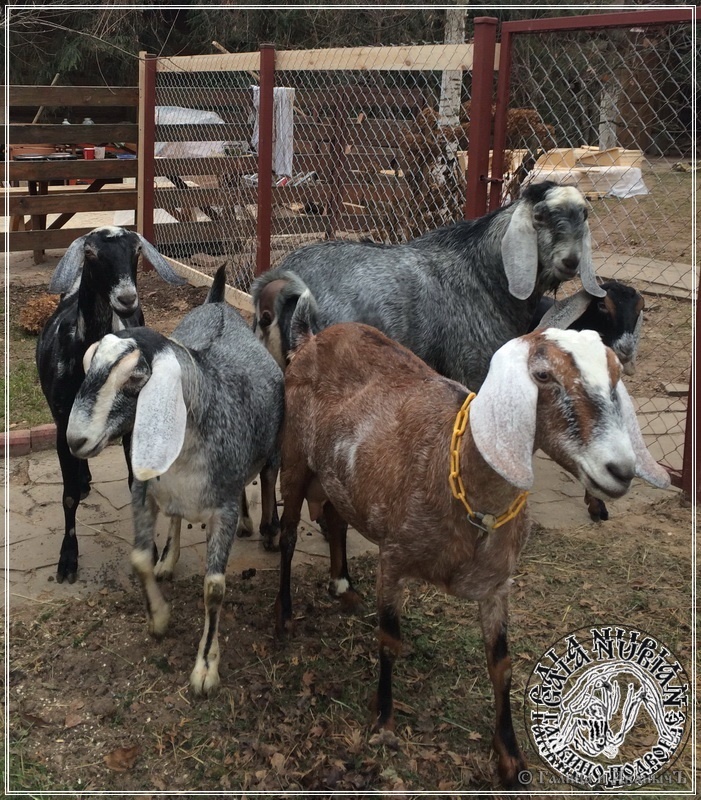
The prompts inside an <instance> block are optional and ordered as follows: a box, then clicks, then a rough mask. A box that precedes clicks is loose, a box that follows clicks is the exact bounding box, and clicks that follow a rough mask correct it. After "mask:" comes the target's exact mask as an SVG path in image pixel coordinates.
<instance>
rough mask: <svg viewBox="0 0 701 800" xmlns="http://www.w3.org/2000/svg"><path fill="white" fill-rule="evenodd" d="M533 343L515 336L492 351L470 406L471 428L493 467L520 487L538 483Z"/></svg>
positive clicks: (479, 446)
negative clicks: (531, 366)
mask: <svg viewBox="0 0 701 800" xmlns="http://www.w3.org/2000/svg"><path fill="white" fill-rule="evenodd" d="M529 350H530V347H529V345H528V343H527V342H524V341H523V340H522V339H512V340H511V341H509V342H507V343H506V344H505V345H503V346H502V347H500V348H499V350H497V352H496V353H495V354H494V355H493V356H492V361H491V364H490V366H489V372H488V373H487V377H486V379H485V381H484V383H483V384H482V388H481V389H480V390H479V392H478V393H477V397H475V399H474V400H473V401H472V404H471V406H470V430H471V431H472V437H473V439H474V440H475V444H476V445H477V449H478V450H479V451H480V453H481V454H482V457H483V458H484V460H485V461H486V462H487V463H488V464H489V466H490V467H491V468H492V469H493V470H495V471H496V472H498V473H499V475H501V477H502V478H504V479H505V480H507V481H508V482H509V483H510V484H512V485H513V486H517V487H518V488H519V489H530V487H531V486H532V484H533V443H534V441H535V429H536V407H537V404H538V389H537V387H536V385H535V383H534V382H533V380H532V379H531V376H530V373H529V371H528V353H529Z"/></svg>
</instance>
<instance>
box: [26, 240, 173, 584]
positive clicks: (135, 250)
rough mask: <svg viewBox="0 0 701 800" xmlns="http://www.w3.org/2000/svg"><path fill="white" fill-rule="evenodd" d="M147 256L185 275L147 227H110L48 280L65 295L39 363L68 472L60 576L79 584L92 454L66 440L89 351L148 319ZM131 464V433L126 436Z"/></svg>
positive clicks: (167, 273)
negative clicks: (141, 269) (82, 454)
mask: <svg viewBox="0 0 701 800" xmlns="http://www.w3.org/2000/svg"><path fill="white" fill-rule="evenodd" d="M142 253H143V255H144V256H145V257H146V258H147V259H148V260H149V261H150V262H151V264H152V265H153V266H154V267H155V268H156V270H157V271H158V273H159V274H160V275H161V277H163V278H164V279H165V280H166V281H168V283H174V284H182V283H185V280H184V279H183V278H181V277H180V276H179V275H178V274H177V273H176V272H174V271H173V269H172V268H171V266H170V265H169V264H168V262H167V261H166V260H165V259H164V258H163V256H162V255H161V254H160V253H159V252H158V251H157V250H156V249H155V247H153V245H151V244H150V243H149V242H148V241H146V239H144V238H143V236H141V234H138V233H134V232H132V231H128V230H126V229H124V228H118V227H113V226H106V227H103V228H95V230H93V231H91V232H90V233H88V234H86V235H85V236H80V237H79V238H78V239H76V240H75V241H74V242H73V243H72V244H71V245H70V247H69V248H68V249H67V250H66V252H65V253H64V254H63V257H62V258H61V260H60V261H59V262H58V264H57V265H56V269H55V270H54V274H53V275H52V277H51V281H50V283H49V291H50V292H55V293H56V294H61V295H62V296H61V300H60V302H59V304H58V308H57V309H56V311H55V312H54V313H53V314H52V316H51V317H50V319H49V320H48V322H47V323H46V325H45V326H44V329H43V330H42V332H41V333H40V334H39V340H38V342H37V349H36V364H37V371H38V372H39V382H40V383H41V388H42V391H43V392H44V396H45V397H46V401H47V403H48V404H49V408H50V409H51V414H52V416H53V418H54V420H55V422H56V450H57V452H58V460H59V463H60V465H61V476H62V478H63V514H64V521H65V529H64V535H63V541H62V543H61V553H60V556H59V561H58V568H57V571H56V580H57V581H58V582H59V583H62V582H63V581H64V580H65V579H68V582H69V583H74V582H75V579H76V577H77V574H78V538H77V536H76V533H75V517H76V511H77V510H78V504H79V503H80V501H81V500H82V499H84V498H85V497H87V495H88V493H89V492H90V480H91V475H90V468H89V467H88V463H87V461H80V460H79V459H77V458H75V457H74V456H72V455H71V453H70V450H69V449H68V444H67V443H66V426H67V425H68V415H69V414H70V413H71V406H72V405H73V400H74V398H75V396H76V393H77V391H78V388H79V386H80V384H81V383H82V381H83V377H84V375H85V373H84V372H83V356H84V355H85V351H86V350H87V349H88V347H90V345H91V344H93V343H94V342H96V341H98V339H101V338H102V337H103V336H104V335H105V334H107V333H110V332H111V331H117V330H121V329H123V328H132V327H134V326H136V325H143V324H144V315H143V314H142V312H141V307H140V305H139V296H138V294H137V291H136V270H137V265H138V261H139V256H140V255H141V254H142ZM124 453H125V456H126V459H127V468H128V469H129V485H130V486H131V480H132V474H131V468H129V435H128V433H127V434H126V435H125V437H124Z"/></svg>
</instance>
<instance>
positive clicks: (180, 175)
mask: <svg viewBox="0 0 701 800" xmlns="http://www.w3.org/2000/svg"><path fill="white" fill-rule="evenodd" d="M436 47H437V49H442V51H443V52H445V50H446V48H447V49H450V46H448V45H438V46H436ZM393 49H394V48H377V49H376V50H375V53H376V55H374V56H372V57H371V58H370V60H369V61H368V60H367V59H366V61H365V62H364V66H363V69H348V68H345V65H343V64H342V63H340V62H339V65H338V68H335V67H334V68H331V69H325V70H296V69H292V70H286V71H277V72H276V74H275V84H276V87H278V88H280V89H285V90H287V91H288V92H293V93H294V94H293V97H294V112H293V117H292V120H293V122H292V124H289V121H286V120H285V119H284V118H278V127H276V130H275V148H278V147H280V148H282V147H288V148H290V154H291V159H289V160H288V163H287V167H286V168H285V167H281V164H284V163H285V162H284V159H283V160H281V161H278V162H277V166H278V167H280V168H279V169H278V171H277V172H274V173H273V182H274V190H273V206H272V212H271V266H275V265H276V264H277V263H279V262H280V261H281V260H282V259H283V258H284V256H285V255H286V254H287V253H289V252H291V251H292V250H294V249H296V248H297V247H299V246H301V245H303V244H306V243H309V242H313V241H319V240H322V239H326V238H348V237H355V238H370V239H373V240H375V241H381V242H398V241H406V240H407V239H410V238H413V237H415V236H418V235H420V234H422V233H424V232H425V231H427V230H430V229H431V228H435V227H438V226H440V225H443V224H446V223H448V222H451V221H454V220H456V219H460V218H462V216H463V206H464V202H465V168H466V148H467V133H468V127H467V125H465V124H464V122H465V113H464V109H463V110H462V111H461V107H462V106H463V105H464V104H465V103H467V102H468V101H469V72H459V73H458V77H457V80H458V89H457V92H456V94H455V100H454V101H452V102H453V106H454V115H452V116H451V118H450V119H449V118H448V117H446V116H445V113H444V116H441V114H440V113H439V104H440V102H441V82H442V80H444V72H443V71H441V70H437V69H427V70H406V69H402V70H397V69H390V68H387V69H383V66H384V63H383V60H384V59H388V60H389V61H390V62H391V63H395V62H396V58H394V55H393V53H392V51H393ZM217 58H219V57H217V56H213V57H212V63H214V62H215V60H216V59H217ZM256 87H257V75H255V74H253V75H251V73H249V72H213V71H208V69H207V60H206V59H205V58H204V57H203V58H200V59H199V60H198V70H197V71H189V70H186V69H183V70H180V71H178V72H175V73H174V72H165V73H159V74H158V79H157V87H156V98H157V100H156V102H157V123H158V127H157V133H156V139H157V144H156V148H155V153H156V156H157V175H158V176H159V177H158V178H157V184H158V187H159V188H158V189H157V191H156V194H155V208H156V211H155V239H156V243H157V245H158V246H159V247H160V248H161V249H162V250H163V251H164V252H165V253H166V254H167V255H171V256H172V257H174V258H177V259H178V260H180V261H183V262H184V263H188V264H190V265H192V266H194V267H195V268H197V269H199V270H201V271H204V272H207V273H208V274H212V273H213V271H214V269H215V268H216V266H218V264H220V263H221V261H222V259H226V260H227V261H228V262H229V265H230V268H231V273H232V274H234V275H235V276H236V285H237V287H238V288H241V289H244V290H247V289H248V287H249V285H250V283H251V281H252V279H253V275H254V270H255V261H256V258H255V247H256V220H257V213H258V209H257V205H256V202H257V193H256V187H257V181H258V177H257V161H256V155H255V149H254V147H255V141H254V139H255V136H254V131H255V125H256V103H255V102H254V96H255V88H256ZM275 102H276V103H277V100H276V101H275ZM444 102H445V99H444ZM195 111H199V112H202V114H196V113H195ZM443 111H444V112H445V108H444V109H443ZM204 112H209V113H210V114H214V115H216V116H215V117H213V118H211V119H210V118H207V117H205V116H203V113H204ZM458 117H461V118H462V119H458ZM447 122H452V123H456V124H452V125H451V124H445V123H447ZM217 123H218V124H220V125H223V126H225V127H222V133H221V134H219V132H218V130H217V128H214V127H213V125H216V124H217ZM173 125H175V126H177V128H175V127H170V126H173ZM206 130H207V131H209V134H208V135H209V136H210V137H213V139H212V140H211V141H199V140H202V138H203V137H204V136H205V135H207V134H206V133H205V131H206ZM168 139H172V140H173V141H168ZM215 139H216V140H215ZM284 139H289V141H287V142H285V141H283V140H284ZM176 140H177V141H176ZM217 140H218V141H217ZM232 158H233V160H232ZM275 158H277V155H275V156H274V160H275ZM205 173H206V174H205Z"/></svg>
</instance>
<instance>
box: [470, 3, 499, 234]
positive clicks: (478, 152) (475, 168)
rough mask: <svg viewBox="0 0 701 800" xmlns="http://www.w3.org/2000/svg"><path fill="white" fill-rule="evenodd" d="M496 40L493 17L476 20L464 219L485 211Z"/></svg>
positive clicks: (479, 214)
mask: <svg viewBox="0 0 701 800" xmlns="http://www.w3.org/2000/svg"><path fill="white" fill-rule="evenodd" d="M496 40H497V20H496V19H495V18H494V17H476V18H475V51H474V61H473V64H472V97H471V102H470V142H469V145H468V148H467V186H466V197H465V219H475V218H476V217H481V216H482V215H483V214H485V213H486V211H487V186H488V182H487V181H488V172H489V140H490V136H491V130H492V86H493V83H494V54H495V51H496Z"/></svg>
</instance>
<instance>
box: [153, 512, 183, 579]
mask: <svg viewBox="0 0 701 800" xmlns="http://www.w3.org/2000/svg"><path fill="white" fill-rule="evenodd" d="M182 523H183V518H182V517H171V518H170V526H169V527H168V537H167V539H166V543H165V545H164V546H163V550H162V551H161V555H160V558H158V555H157V554H156V555H157V560H156V565H155V567H154V568H153V573H154V575H155V576H156V580H157V581H165V580H168V581H169V580H172V579H173V572H174V571H175V565H176V564H177V563H178V559H179V558H180V529H181V526H182Z"/></svg>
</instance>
